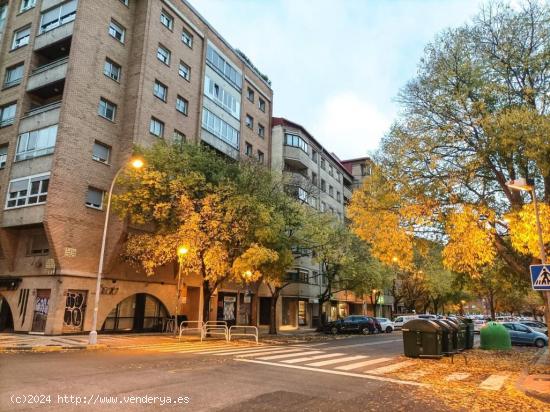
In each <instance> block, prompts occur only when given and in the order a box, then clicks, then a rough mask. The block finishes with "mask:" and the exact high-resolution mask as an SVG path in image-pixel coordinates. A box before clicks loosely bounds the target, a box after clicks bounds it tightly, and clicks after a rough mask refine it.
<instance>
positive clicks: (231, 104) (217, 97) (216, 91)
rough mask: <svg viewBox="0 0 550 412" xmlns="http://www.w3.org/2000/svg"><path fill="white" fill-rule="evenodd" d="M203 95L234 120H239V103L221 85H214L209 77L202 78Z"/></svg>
mask: <svg viewBox="0 0 550 412" xmlns="http://www.w3.org/2000/svg"><path fill="white" fill-rule="evenodd" d="M204 94H206V96H207V97H209V98H210V99H212V100H213V101H214V102H216V103H218V104H219V105H220V106H221V107H222V108H223V109H224V110H225V111H226V112H228V113H229V114H231V115H232V116H233V117H234V118H235V119H239V120H240V116H241V105H240V101H239V100H238V99H237V98H236V97H235V96H234V95H233V94H231V92H230V91H228V90H226V89H225V88H224V87H223V86H222V85H220V84H218V83H216V82H215V81H214V80H212V79H211V78H210V77H208V76H205V77H204Z"/></svg>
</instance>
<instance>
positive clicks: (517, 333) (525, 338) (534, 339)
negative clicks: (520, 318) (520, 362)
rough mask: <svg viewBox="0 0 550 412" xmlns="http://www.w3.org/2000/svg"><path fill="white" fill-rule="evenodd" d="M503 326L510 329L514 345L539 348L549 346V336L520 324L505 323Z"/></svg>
mask: <svg viewBox="0 0 550 412" xmlns="http://www.w3.org/2000/svg"><path fill="white" fill-rule="evenodd" d="M502 325H503V326H504V327H505V328H506V329H508V332H509V333H510V340H511V341H512V345H534V346H536V347H537V348H542V347H544V346H546V345H548V336H546V335H545V334H544V333H540V332H535V331H534V330H533V329H531V328H530V327H529V326H525V325H523V324H521V323H519V322H503V323H502Z"/></svg>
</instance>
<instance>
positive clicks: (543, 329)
mask: <svg viewBox="0 0 550 412" xmlns="http://www.w3.org/2000/svg"><path fill="white" fill-rule="evenodd" d="M519 323H521V324H522V325H525V326H529V327H530V328H531V329H533V330H534V331H535V332H540V333H544V334H545V335H546V336H548V327H547V326H546V325H545V324H544V323H542V322H537V321H534V320H522V321H520V322H519Z"/></svg>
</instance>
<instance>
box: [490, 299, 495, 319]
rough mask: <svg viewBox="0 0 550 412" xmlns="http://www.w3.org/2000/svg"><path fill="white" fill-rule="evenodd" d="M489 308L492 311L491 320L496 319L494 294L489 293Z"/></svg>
mask: <svg viewBox="0 0 550 412" xmlns="http://www.w3.org/2000/svg"><path fill="white" fill-rule="evenodd" d="M489 310H490V311H491V320H495V319H496V316H495V300H494V298H493V295H492V294H491V295H489Z"/></svg>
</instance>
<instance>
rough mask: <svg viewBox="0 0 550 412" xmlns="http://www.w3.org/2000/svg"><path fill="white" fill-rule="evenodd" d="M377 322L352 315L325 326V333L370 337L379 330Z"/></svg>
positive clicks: (368, 317) (366, 317)
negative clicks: (370, 334)
mask: <svg viewBox="0 0 550 412" xmlns="http://www.w3.org/2000/svg"><path fill="white" fill-rule="evenodd" d="M376 323H377V322H376V321H375V320H374V319H373V318H371V317H370V316H359V315H351V316H347V317H345V318H343V319H338V320H335V321H334V322H329V323H327V324H326V325H325V328H324V330H325V333H332V334H333V335H336V334H337V333H356V332H358V333H362V334H364V335H368V334H369V333H374V332H375V331H376V330H377V325H376Z"/></svg>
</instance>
